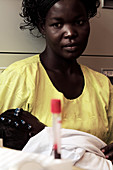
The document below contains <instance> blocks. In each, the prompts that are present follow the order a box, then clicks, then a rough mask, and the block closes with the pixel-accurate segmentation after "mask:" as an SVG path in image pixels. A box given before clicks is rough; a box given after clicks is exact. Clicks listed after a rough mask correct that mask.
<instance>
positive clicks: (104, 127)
mask: <svg viewBox="0 0 113 170" xmlns="http://www.w3.org/2000/svg"><path fill="white" fill-rule="evenodd" d="M80 66H81V69H82V72H83V75H84V81H85V86H84V89H83V92H82V94H81V95H80V96H79V97H78V98H76V99H73V100H69V99H66V98H65V97H64V95H63V94H62V93H61V92H59V91H58V90H57V89H56V88H55V87H54V86H53V84H52V82H51V81H50V79H49V77H48V75H47V73H46V71H45V69H44V67H43V65H42V64H41V62H40V58H39V55H35V56H32V57H29V58H26V59H24V60H21V61H18V62H16V63H13V64H12V65H10V66H9V67H8V68H7V69H6V70H5V71H4V72H3V73H1V75H0V112H1V113H2V112H4V111H5V110H7V109H15V108H17V107H20V108H21V107H22V108H23V109H24V110H28V111H30V112H31V113H32V114H33V115H35V116H36V117H37V118H38V119H39V120H40V121H41V122H43V123H45V124H46V125H47V126H51V125H52V114H51V113H50V100H51V99H52V98H58V99H61V103H62V127H63V128H67V129H76V130H80V131H84V132H87V133H91V134H93V135H95V136H97V137H99V138H100V139H102V140H103V141H104V142H106V143H110V142H111V141H113V87H112V85H111V83H110V81H109V79H108V78H107V77H106V76H104V75H103V74H101V73H98V72H96V71H93V70H91V69H89V68H88V67H86V66H83V65H80ZM75 88H76V87H75Z"/></svg>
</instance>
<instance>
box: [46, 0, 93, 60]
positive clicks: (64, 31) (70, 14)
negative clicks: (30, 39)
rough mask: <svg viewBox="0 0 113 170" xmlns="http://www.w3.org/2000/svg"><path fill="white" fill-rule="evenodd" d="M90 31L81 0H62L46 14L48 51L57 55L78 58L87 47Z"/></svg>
mask: <svg viewBox="0 0 113 170" xmlns="http://www.w3.org/2000/svg"><path fill="white" fill-rule="evenodd" d="M89 32H90V26H89V21H88V18H87V12H86V9H85V6H84V5H83V3H82V2H81V0H60V1H58V2H57V3H55V4H54V5H53V6H52V7H51V8H50V10H49V12H48V14H47V16H46V21H45V25H44V34H45V37H46V44H47V51H48V52H50V54H52V55H53V56H55V57H57V56H60V57H63V58H65V59H73V58H78V57H79V56H80V55H81V54H82V52H83V51H84V50H85V48H86V45H87V41H88V37H89Z"/></svg>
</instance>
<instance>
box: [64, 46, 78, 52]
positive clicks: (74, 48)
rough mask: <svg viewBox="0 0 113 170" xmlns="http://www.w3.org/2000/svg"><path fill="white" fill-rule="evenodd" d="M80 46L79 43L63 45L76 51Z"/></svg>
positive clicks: (66, 48)
mask: <svg viewBox="0 0 113 170" xmlns="http://www.w3.org/2000/svg"><path fill="white" fill-rule="evenodd" d="M77 48H78V45H77V44H67V45H64V46H63V49H64V50H66V51H69V52H74V51H76V50H77Z"/></svg>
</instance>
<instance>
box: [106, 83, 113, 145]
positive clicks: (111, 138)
mask: <svg viewBox="0 0 113 170" xmlns="http://www.w3.org/2000/svg"><path fill="white" fill-rule="evenodd" d="M109 86H110V95H109V99H110V100H109V108H108V123H109V131H108V141H107V143H108V144H109V143H113V85H112V84H111V83H109Z"/></svg>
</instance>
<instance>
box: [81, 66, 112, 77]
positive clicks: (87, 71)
mask: <svg viewBox="0 0 113 170" xmlns="http://www.w3.org/2000/svg"><path fill="white" fill-rule="evenodd" d="M80 66H81V69H82V71H83V74H85V75H88V76H91V77H95V78H98V79H105V80H109V79H108V77H107V76H105V75H104V74H103V73H101V72H99V71H96V70H93V69H92V68H89V67H87V66H85V65H81V64H80Z"/></svg>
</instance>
